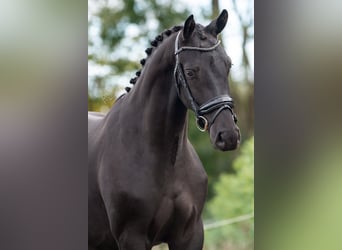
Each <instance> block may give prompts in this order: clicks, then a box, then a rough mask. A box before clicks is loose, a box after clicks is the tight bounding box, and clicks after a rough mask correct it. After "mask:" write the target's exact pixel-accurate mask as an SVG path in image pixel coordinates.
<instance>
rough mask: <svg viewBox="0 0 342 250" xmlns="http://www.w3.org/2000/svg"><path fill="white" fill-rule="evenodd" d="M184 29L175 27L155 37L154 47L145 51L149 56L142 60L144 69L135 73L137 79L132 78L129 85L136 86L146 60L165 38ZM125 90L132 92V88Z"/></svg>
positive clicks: (152, 43)
mask: <svg viewBox="0 0 342 250" xmlns="http://www.w3.org/2000/svg"><path fill="white" fill-rule="evenodd" d="M182 28H183V26H179V25H177V26H173V27H172V28H170V29H167V30H164V31H163V32H162V33H160V34H159V35H157V36H156V37H155V39H154V40H152V41H151V42H150V44H151V46H152V47H149V48H147V49H146V50H145V53H146V54H147V57H146V58H143V59H141V60H140V64H141V65H142V68H141V69H139V70H138V71H137V72H135V77H133V78H131V80H130V81H129V83H131V84H133V85H134V84H135V83H136V82H137V80H138V78H139V76H140V75H141V71H142V69H143V67H144V65H145V63H146V60H147V59H148V58H149V57H150V56H151V54H152V52H153V51H154V49H155V48H157V47H158V45H159V44H161V43H162V42H163V40H164V37H169V36H170V35H172V34H173V33H175V32H178V31H179V30H181V29H182ZM125 90H126V91H127V93H128V92H129V91H130V90H131V88H130V87H126V88H125Z"/></svg>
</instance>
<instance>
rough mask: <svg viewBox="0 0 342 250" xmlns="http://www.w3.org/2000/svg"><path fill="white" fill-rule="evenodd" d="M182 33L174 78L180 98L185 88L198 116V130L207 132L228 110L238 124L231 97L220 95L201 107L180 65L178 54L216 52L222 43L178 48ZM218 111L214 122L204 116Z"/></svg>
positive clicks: (176, 42) (188, 99)
mask: <svg viewBox="0 0 342 250" xmlns="http://www.w3.org/2000/svg"><path fill="white" fill-rule="evenodd" d="M180 33H181V31H180V32H178V34H177V37H176V40H175V56H176V65H175V70H174V76H175V79H176V81H175V82H176V89H177V93H178V96H179V98H180V88H183V90H184V94H185V98H186V99H187V101H188V102H189V103H190V106H191V109H192V110H193V111H194V112H195V115H196V125H197V127H198V129H199V130H200V131H202V132H204V131H207V130H208V129H209V128H210V126H211V125H212V124H213V123H214V122H215V119H216V118H217V116H218V115H219V114H220V113H221V112H222V111H223V110H224V109H228V110H229V111H230V112H231V113H232V116H233V120H234V122H235V123H236V122H237V118H236V115H235V113H234V111H233V108H234V102H233V99H232V98H231V97H230V96H229V95H220V96H216V97H214V98H212V99H210V100H208V101H207V102H205V103H204V104H202V105H199V104H198V103H197V102H196V101H195V99H194V97H193V96H192V94H191V91H190V87H189V85H188V83H187V81H186V78H185V76H184V72H183V68H182V66H181V65H180V63H179V57H178V54H180V53H181V52H182V51H185V50H192V51H201V52H208V51H212V50H215V49H216V48H217V47H218V46H219V45H220V41H218V42H217V43H216V44H215V45H214V46H212V47H209V48H199V47H181V48H178V42H179V35H180ZM214 110H216V112H215V114H214V116H213V118H212V120H211V121H210V122H209V121H208V119H207V118H205V116H204V115H206V114H209V113H211V112H213V111H214Z"/></svg>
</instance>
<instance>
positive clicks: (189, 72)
mask: <svg viewBox="0 0 342 250" xmlns="http://www.w3.org/2000/svg"><path fill="white" fill-rule="evenodd" d="M186 75H187V76H188V77H194V76H195V74H194V72H193V71H192V70H187V71H186Z"/></svg>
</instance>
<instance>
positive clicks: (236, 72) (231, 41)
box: [88, 0, 254, 94]
mask: <svg viewBox="0 0 342 250" xmlns="http://www.w3.org/2000/svg"><path fill="white" fill-rule="evenodd" d="M163 1H165V0H159V2H160V3H162V2H163ZM101 2H103V1H99V0H89V1H88V19H90V18H92V16H93V14H94V13H95V12H96V11H97V9H98V7H99V6H100V4H101ZM108 2H109V4H110V5H113V6H115V5H118V4H119V3H120V1H117V0H108ZM179 2H180V5H179V8H180V9H182V8H184V6H185V7H188V9H191V10H192V14H194V17H195V21H196V22H199V23H201V24H203V25H206V24H207V22H208V21H207V20H203V19H201V8H204V9H206V8H208V9H210V4H211V0H179ZM99 3H100V4H99ZM248 3H252V4H253V6H254V1H249V0H238V1H237V4H238V8H239V10H241V13H242V15H244V14H245V13H246V11H245V10H246V7H247V6H248ZM219 4H220V9H227V10H228V13H229V18H228V23H227V26H226V28H225V29H224V30H223V32H222V36H223V41H224V43H225V49H226V51H227V54H228V55H229V56H230V57H231V59H232V62H233V65H234V66H233V67H232V69H231V74H232V76H233V77H234V79H237V80H240V79H242V77H243V70H242V68H241V58H242V57H241V54H242V50H241V31H240V26H239V24H238V23H239V20H238V16H237V14H236V13H235V12H234V8H233V5H232V3H231V1H230V0H221V1H220V2H219ZM253 13H254V12H253ZM95 24H96V22H95ZM234 24H236V25H234ZM148 25H149V28H150V29H151V30H153V29H154V27H155V25H154V23H153V21H151V22H150V23H149V24H148ZM175 25H176V24H175ZM252 29H253V30H252V32H253V34H254V27H252ZM98 31H99V26H98V25H93V26H92V27H90V28H89V32H88V35H89V36H92V37H96V34H97V33H98ZM127 32H128V34H129V33H130V32H132V34H134V32H135V30H134V27H131V28H129V29H128V31H127ZM94 42H95V44H96V43H97V42H98V43H99V46H98V47H101V45H100V41H96V40H95V41H94ZM134 46H135V50H134V51H137V52H139V51H142V52H143V51H144V50H145V48H144V47H143V46H141V48H140V49H139V45H137V44H134ZM131 47H132V46H131V45H127V47H126V49H125V48H123V49H121V50H118V52H116V55H114V58H111V59H113V60H115V57H117V58H119V57H121V56H127V57H129V58H130V59H132V60H135V61H139V60H140V59H141V53H130V51H129V49H130V48H131ZM120 51H121V54H120ZM247 53H248V57H249V60H250V62H251V66H252V71H251V73H250V79H251V80H252V81H253V80H254V40H253V41H250V42H249V43H248V44H247ZM109 70H110V69H109V68H105V67H102V66H97V65H94V64H91V63H89V64H88V74H89V76H88V84H91V79H93V77H94V76H96V75H105V74H108V71H109ZM131 77H132V73H131V72H127V74H124V75H121V76H117V77H115V78H116V79H115V80H114V82H116V83H119V85H122V86H123V87H122V89H123V88H124V86H127V85H128V82H129V79H130V78H131ZM109 87H110V86H109ZM120 93H121V92H120ZM120 93H119V94H120Z"/></svg>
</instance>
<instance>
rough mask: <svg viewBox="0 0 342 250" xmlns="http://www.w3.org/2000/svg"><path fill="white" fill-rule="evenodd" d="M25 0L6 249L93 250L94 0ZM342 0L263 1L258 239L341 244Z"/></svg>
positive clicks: (12, 105) (5, 165)
mask: <svg viewBox="0 0 342 250" xmlns="http://www.w3.org/2000/svg"><path fill="white" fill-rule="evenodd" d="M8 4H14V6H11V7H8ZM21 4H22V3H16V1H11V2H10V3H4V4H3V5H2V12H4V13H5V14H6V15H4V13H1V16H2V18H8V19H10V20H12V21H13V20H14V23H15V25H12V23H11V24H9V22H7V21H8V20H7V19H5V20H4V22H2V23H1V26H0V27H1V33H2V34H1V39H0V42H1V44H0V53H1V57H0V98H1V99H0V111H1V120H0V159H1V160H0V166H1V167H0V171H1V172H0V202H1V204H0V205H1V206H0V249H9V250H10V249H26V250H29V249H35V250H37V249H51V250H53V249H73V250H75V249H87V172H86V170H85V168H86V163H87V139H86V138H87V137H86V133H87V123H86V113H87V84H86V82H87V78H86V77H87V56H86V55H87V21H86V18H87V17H86V12H87V2H85V1H73V2H69V1H67V2H63V1H57V2H56V1H55V2H51V1H50V2H41V1H30V3H28V4H27V3H26V4H25V6H21ZM7 7H8V8H7ZM341 7H342V6H341V3H339V2H338V1H324V3H322V2H321V1H295V2H293V3H292V2H290V1H286V2H285V1H263V0H261V1H258V2H257V3H256V4H255V34H256V35H255V84H256V85H255V86H256V87H255V180H256V181H255V211H256V212H255V222H256V225H255V249H261V250H267V249H270V250H274V249H338V247H340V246H341V238H340V232H341V230H340V226H339V225H340V222H341V221H342V220H341V214H340V211H341V206H342V202H341V198H340V196H341V195H340V194H341V191H342V188H341V183H342V182H341V176H342V174H341V162H342V161H341V154H340V152H341V141H340V140H339V139H340V138H341V129H340V128H341V115H340V113H341V112H340V107H341V101H340V100H341V97H340V95H341V82H342V81H341V79H342V77H341V59H342V56H341V51H342V49H341V45H340V41H341V38H342V34H341V29H339V24H340V23H341V22H340V21H341V20H340V13H341ZM12 26H13V27H12ZM28 31H30V32H28ZM32 32H33V33H34V34H35V35H34V36H32ZM7 36H9V37H10V38H11V39H9V40H6V39H3V38H4V37H7ZM32 37H35V39H32ZM8 41H10V42H8ZM21 41H30V43H29V45H30V46H28V45H25V46H21V45H22V43H21ZM47 44H48V46H47ZM57 83H58V84H57Z"/></svg>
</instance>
